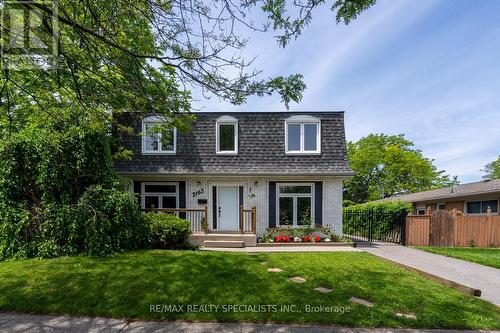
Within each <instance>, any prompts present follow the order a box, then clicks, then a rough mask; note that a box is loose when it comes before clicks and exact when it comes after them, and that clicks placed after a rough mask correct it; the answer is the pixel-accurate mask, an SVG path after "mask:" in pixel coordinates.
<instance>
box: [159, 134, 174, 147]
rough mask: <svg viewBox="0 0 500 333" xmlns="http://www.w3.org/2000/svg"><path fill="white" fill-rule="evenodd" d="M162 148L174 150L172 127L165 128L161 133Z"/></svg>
mask: <svg viewBox="0 0 500 333" xmlns="http://www.w3.org/2000/svg"><path fill="white" fill-rule="evenodd" d="M161 150H163V151H172V150H174V131H173V130H172V129H166V130H163V131H162V133H161Z"/></svg>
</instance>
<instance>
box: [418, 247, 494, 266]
mask: <svg viewBox="0 0 500 333" xmlns="http://www.w3.org/2000/svg"><path fill="white" fill-rule="evenodd" d="M417 248H418V249H420V250H424V251H427V252H432V253H436V254H442V255H444V256H448V257H453V258H458V259H463V260H467V261H472V262H476V263H478V264H481V265H486V266H491V267H495V268H500V249H499V248H477V247H465V248H464V247H427V246H418V247H417Z"/></svg>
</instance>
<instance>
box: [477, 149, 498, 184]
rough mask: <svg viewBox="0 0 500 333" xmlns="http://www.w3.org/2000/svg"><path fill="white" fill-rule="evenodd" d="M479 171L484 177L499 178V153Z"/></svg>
mask: <svg viewBox="0 0 500 333" xmlns="http://www.w3.org/2000/svg"><path fill="white" fill-rule="evenodd" d="M481 171H482V172H484V173H485V175H484V176H483V178H484V179H496V178H500V155H499V156H498V158H497V159H496V161H493V162H490V163H488V164H486V165H485V166H484V169H482V170H481Z"/></svg>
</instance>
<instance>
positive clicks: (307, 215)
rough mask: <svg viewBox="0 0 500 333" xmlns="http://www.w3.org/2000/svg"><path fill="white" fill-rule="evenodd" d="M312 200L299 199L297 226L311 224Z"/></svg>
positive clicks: (308, 198)
mask: <svg viewBox="0 0 500 333" xmlns="http://www.w3.org/2000/svg"><path fill="white" fill-rule="evenodd" d="M311 221H312V219H311V198H310V197H307V198H300V197H299V198H297V224H298V225H308V224H311Z"/></svg>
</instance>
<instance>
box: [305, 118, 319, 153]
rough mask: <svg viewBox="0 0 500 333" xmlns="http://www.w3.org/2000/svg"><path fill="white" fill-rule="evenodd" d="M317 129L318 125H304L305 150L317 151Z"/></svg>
mask: <svg viewBox="0 0 500 333" xmlns="http://www.w3.org/2000/svg"><path fill="white" fill-rule="evenodd" d="M317 129H318V125H316V124H305V125H304V149H305V150H316V149H317V145H316V144H317V140H316V139H317Z"/></svg>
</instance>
